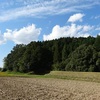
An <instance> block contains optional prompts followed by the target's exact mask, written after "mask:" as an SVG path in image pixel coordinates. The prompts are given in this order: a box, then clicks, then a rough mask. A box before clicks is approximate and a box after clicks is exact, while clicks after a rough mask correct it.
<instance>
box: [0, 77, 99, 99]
mask: <svg viewBox="0 0 100 100" xmlns="http://www.w3.org/2000/svg"><path fill="white" fill-rule="evenodd" d="M0 100H100V83H94V82H84V81H73V80H63V79H47V78H43V79H42V78H40V79H39V78H19V77H0Z"/></svg>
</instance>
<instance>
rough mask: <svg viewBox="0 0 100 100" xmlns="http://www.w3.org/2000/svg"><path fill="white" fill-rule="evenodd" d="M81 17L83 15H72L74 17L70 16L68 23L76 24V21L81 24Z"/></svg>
mask: <svg viewBox="0 0 100 100" xmlns="http://www.w3.org/2000/svg"><path fill="white" fill-rule="evenodd" d="M83 16H84V14H81V13H77V14H74V15H72V16H70V18H69V19H68V22H76V21H80V22H81V21H82V18H83Z"/></svg>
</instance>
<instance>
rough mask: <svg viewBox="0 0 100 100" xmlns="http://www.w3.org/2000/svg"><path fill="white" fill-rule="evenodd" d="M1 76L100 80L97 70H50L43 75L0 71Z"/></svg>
mask: <svg viewBox="0 0 100 100" xmlns="http://www.w3.org/2000/svg"><path fill="white" fill-rule="evenodd" d="M0 76H1V77H29V78H56V79H66V80H79V81H90V82H100V73H99V72H98V73H97V72H67V71H51V72H50V73H49V74H45V75H30V74H27V73H19V72H0Z"/></svg>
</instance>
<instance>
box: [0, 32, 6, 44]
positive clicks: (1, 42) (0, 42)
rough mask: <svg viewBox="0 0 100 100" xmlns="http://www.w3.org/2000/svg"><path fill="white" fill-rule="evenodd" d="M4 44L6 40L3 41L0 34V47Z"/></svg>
mask: <svg viewBox="0 0 100 100" xmlns="http://www.w3.org/2000/svg"><path fill="white" fill-rule="evenodd" d="M5 42H6V40H5V39H4V37H3V35H2V34H1V33H0V45H1V44H3V43H5Z"/></svg>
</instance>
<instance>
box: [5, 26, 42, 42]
mask: <svg viewBox="0 0 100 100" xmlns="http://www.w3.org/2000/svg"><path fill="white" fill-rule="evenodd" d="M40 32H41V28H36V26H35V25H34V24H32V25H30V26H27V27H23V28H21V29H20V30H14V31H12V30H9V29H7V30H6V32H5V33H4V39H6V40H12V41H14V42H15V43H16V44H22V43H23V44H28V43H30V42H31V41H37V40H38V36H39V35H40Z"/></svg>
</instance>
